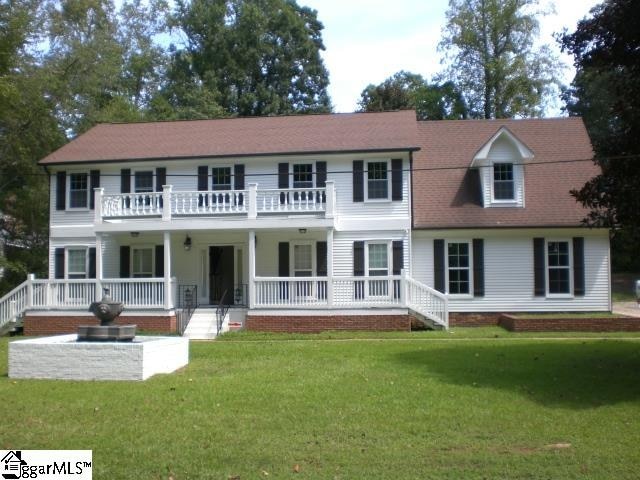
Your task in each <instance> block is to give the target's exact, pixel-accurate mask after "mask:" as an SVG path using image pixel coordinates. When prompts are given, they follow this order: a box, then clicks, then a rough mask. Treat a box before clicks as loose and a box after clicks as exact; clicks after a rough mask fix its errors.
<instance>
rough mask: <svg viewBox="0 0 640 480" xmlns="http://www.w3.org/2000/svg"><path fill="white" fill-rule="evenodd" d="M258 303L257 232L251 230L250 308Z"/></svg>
mask: <svg viewBox="0 0 640 480" xmlns="http://www.w3.org/2000/svg"><path fill="white" fill-rule="evenodd" d="M255 303H256V232H255V230H249V309H250V310H252V309H253V308H254V307H255Z"/></svg>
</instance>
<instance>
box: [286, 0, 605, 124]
mask: <svg viewBox="0 0 640 480" xmlns="http://www.w3.org/2000/svg"><path fill="white" fill-rule="evenodd" d="M554 3H555V5H554V4H553V3H551V2H548V1H545V0H542V1H541V7H543V8H544V9H545V10H547V9H548V7H551V6H553V8H554V9H555V13H553V14H549V15H547V16H545V17H543V18H542V20H541V29H540V41H541V43H543V44H544V43H547V44H549V45H550V46H551V47H552V48H553V49H554V50H555V51H556V53H557V54H558V55H559V57H560V60H561V61H562V62H563V63H564V64H566V65H567V67H566V69H565V71H564V81H565V82H566V83H567V84H568V83H570V82H571V80H572V79H573V76H574V73H575V71H574V69H573V67H572V60H573V59H572V57H570V56H568V55H561V53H560V50H559V48H558V47H557V44H556V42H555V40H554V38H553V34H554V33H555V32H560V31H562V29H563V28H565V27H566V28H567V29H568V30H569V31H570V32H572V31H574V30H575V26H576V24H577V22H578V21H579V20H580V19H582V18H584V17H585V16H587V15H588V13H589V10H590V9H591V8H592V7H593V6H594V5H596V4H598V3H600V2H599V1H597V0H556V2H554ZM298 4H300V5H306V6H308V7H311V8H313V9H315V10H317V11H318V18H319V19H320V21H321V22H322V23H323V24H324V31H323V33H322V38H323V40H324V44H325V47H326V50H325V51H324V52H323V54H322V55H323V58H324V62H325V65H326V67H327V68H328V70H329V80H330V82H331V83H330V85H329V94H330V95H331V99H332V102H333V105H334V110H335V111H336V112H352V111H354V110H356V109H357V102H358V99H359V98H360V93H361V92H362V90H364V88H365V87H366V86H367V85H368V84H370V83H373V84H378V83H381V82H382V81H384V80H385V79H386V78H388V77H389V76H391V75H393V74H394V73H395V72H398V71H400V70H408V71H410V72H413V73H419V74H422V75H423V76H424V77H425V78H427V79H430V78H431V77H432V76H433V75H434V74H435V73H437V72H438V71H440V69H441V65H440V54H439V53H438V51H437V45H438V42H439V41H440V37H441V34H442V28H443V26H444V24H445V12H446V10H447V5H448V1H447V0H298ZM560 113H561V112H560V103H558V104H557V105H555V106H553V107H551V108H549V109H548V111H547V116H557V115H560Z"/></svg>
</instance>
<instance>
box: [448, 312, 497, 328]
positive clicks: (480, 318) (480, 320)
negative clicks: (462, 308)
mask: <svg viewBox="0 0 640 480" xmlns="http://www.w3.org/2000/svg"><path fill="white" fill-rule="evenodd" d="M501 315H502V314H501V313H495V312H478V313H461V312H449V326H450V327H487V326H494V325H498V321H499V320H500V316H501Z"/></svg>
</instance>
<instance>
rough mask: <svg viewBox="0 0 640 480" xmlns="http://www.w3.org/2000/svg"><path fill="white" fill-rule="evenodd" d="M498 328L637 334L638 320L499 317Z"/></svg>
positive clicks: (619, 318) (513, 330) (626, 318)
mask: <svg viewBox="0 0 640 480" xmlns="http://www.w3.org/2000/svg"><path fill="white" fill-rule="evenodd" d="M500 326H501V327H503V328H505V329H507V330H509V331H512V332H637V331H640V318H634V317H609V318H585V317H576V318H564V317H563V318H553V317H545V318H516V317H513V316H511V315H502V316H501V317H500Z"/></svg>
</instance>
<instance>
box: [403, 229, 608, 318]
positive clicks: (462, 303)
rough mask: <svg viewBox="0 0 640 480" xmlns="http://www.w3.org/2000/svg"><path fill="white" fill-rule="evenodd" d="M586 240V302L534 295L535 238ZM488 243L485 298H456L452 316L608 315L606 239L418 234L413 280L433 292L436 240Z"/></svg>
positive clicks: (544, 233)
mask: <svg viewBox="0 0 640 480" xmlns="http://www.w3.org/2000/svg"><path fill="white" fill-rule="evenodd" d="M575 236H583V237H584V238H585V242H584V256H585V287H586V294H585V296H584V297H574V298H545V297H535V296H534V294H533V238H534V237H546V238H555V239H558V238H566V239H567V240H569V241H570V240H571V238H572V237H575ZM435 238H442V239H445V240H471V239H472V238H484V257H485V262H484V268H485V296H484V297H477V298H464V299H461V298H458V299H456V298H455V297H451V298H450V301H449V309H450V311H452V312H488V311H497V312H516V311H606V310H608V309H609V262H610V259H609V239H608V236H607V235H606V233H604V232H603V233H601V234H593V233H591V232H586V231H575V230H574V231H566V232H561V231H556V230H545V231H537V232H519V231H510V232H504V231H503V232H486V231H485V232H468V234H466V235H465V234H463V233H461V232H458V231H440V232H421V231H416V232H414V234H413V265H412V266H413V276H414V278H415V279H416V280H419V281H421V282H423V283H426V284H427V285H430V286H433V284H434V274H433V240H434V239H435Z"/></svg>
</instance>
